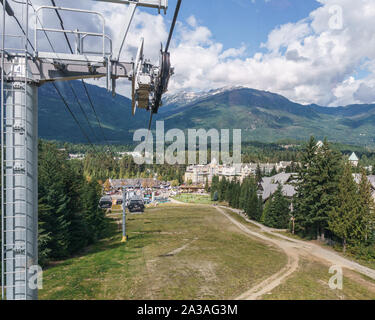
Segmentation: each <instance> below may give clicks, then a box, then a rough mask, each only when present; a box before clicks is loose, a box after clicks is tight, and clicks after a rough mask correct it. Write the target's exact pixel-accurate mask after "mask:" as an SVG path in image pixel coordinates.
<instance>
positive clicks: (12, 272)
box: [4, 270, 26, 274]
mask: <svg viewBox="0 0 375 320" xmlns="http://www.w3.org/2000/svg"><path fill="white" fill-rule="evenodd" d="M25 272H26V270H22V271H9V272H4V274H17V273H25Z"/></svg>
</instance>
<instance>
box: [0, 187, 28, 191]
mask: <svg viewBox="0 0 375 320" xmlns="http://www.w3.org/2000/svg"><path fill="white" fill-rule="evenodd" d="M4 190H5V191H12V190H13V191H14V190H26V191H32V190H31V189H30V188H25V187H16V188H4Z"/></svg>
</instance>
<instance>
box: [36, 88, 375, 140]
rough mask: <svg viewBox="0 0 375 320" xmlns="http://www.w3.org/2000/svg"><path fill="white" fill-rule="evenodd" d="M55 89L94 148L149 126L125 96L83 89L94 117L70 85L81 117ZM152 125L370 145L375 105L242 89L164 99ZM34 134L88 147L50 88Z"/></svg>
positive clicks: (42, 95)
mask: <svg viewBox="0 0 375 320" xmlns="http://www.w3.org/2000/svg"><path fill="white" fill-rule="evenodd" d="M58 85H59V88H60V90H61V91H62V93H63V95H64V97H65V98H66V100H67V102H68V104H69V106H70V107H71V110H72V112H73V113H74V114H75V115H76V117H77V119H78V120H79V122H80V124H81V126H82V128H83V130H84V131H85V132H86V135H87V136H88V137H89V139H90V140H91V142H93V143H116V144H129V143H131V142H132V140H133V139H132V138H133V133H134V131H135V130H137V129H139V128H147V126H148V120H149V114H148V113H147V112H145V111H143V110H138V111H137V113H136V115H135V117H133V116H132V115H131V101H130V100H129V99H128V98H126V97H124V96H121V95H116V96H115V97H112V95H111V94H110V93H108V92H107V91H106V90H105V89H103V88H101V87H98V86H94V85H89V84H87V86H88V90H89V92H90V97H91V99H92V101H93V105H94V108H95V112H96V115H95V112H94V111H93V109H92V107H91V106H90V103H89V100H88V98H87V96H86V94H85V91H84V88H83V86H82V83H81V82H80V81H73V82H72V86H73V87H74V90H75V91H76V93H77V96H78V97H79V101H80V103H81V106H82V108H83V110H84V113H83V112H82V111H81V109H80V107H79V105H78V103H77V102H76V100H75V98H74V95H73V93H72V91H71V89H70V87H69V86H67V85H66V84H64V83H59V84H58ZM85 114H86V116H87V118H88V121H89V123H90V126H91V127H90V126H89V125H88V124H87V121H86V117H85ZM97 118H98V119H99V120H100V125H99V124H98V121H97ZM154 120H164V121H165V127H166V130H168V129H171V128H179V129H182V130H186V129H188V128H203V129H211V128H216V129H242V140H243V141H259V142H275V141H279V140H284V139H288V140H306V139H307V138H308V137H309V136H311V135H314V136H315V137H316V138H318V139H323V138H324V137H327V138H328V139H329V140H330V141H332V142H341V143H346V144H355V145H368V146H375V104H366V105H349V106H345V107H324V106H318V105H314V104H312V105H301V104H298V103H295V102H292V101H290V100H288V99H287V98H285V97H283V96H281V95H278V94H275V93H271V92H266V91H259V90H255V89H250V88H243V87H232V88H223V89H219V90H212V91H209V92H204V93H192V92H182V93H179V94H174V95H167V96H166V98H165V99H164V106H163V107H162V108H161V109H160V112H159V114H158V115H156V116H155V117H154ZM154 126H155V124H154ZM39 135H40V137H41V138H43V139H48V140H60V141H68V142H76V143H78V142H87V139H86V138H85V137H84V135H83V134H82V133H81V131H80V129H79V127H78V126H77V124H76V123H75V122H74V120H73V118H72V117H71V115H70V114H69V112H68V111H67V110H66V107H65V106H64V104H63V102H62V101H61V99H59V97H58V95H57V94H56V91H55V89H54V88H53V86H51V85H50V84H46V85H43V86H41V87H40V88H39Z"/></svg>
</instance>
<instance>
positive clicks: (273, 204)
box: [263, 184, 290, 229]
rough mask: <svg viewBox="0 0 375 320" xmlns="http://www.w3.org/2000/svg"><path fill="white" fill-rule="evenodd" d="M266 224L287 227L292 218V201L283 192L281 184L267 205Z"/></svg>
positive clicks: (280, 227)
mask: <svg viewBox="0 0 375 320" xmlns="http://www.w3.org/2000/svg"><path fill="white" fill-rule="evenodd" d="M263 220H264V224H265V225H266V226H268V227H271V228H276V229H286V228H288V225H289V220H290V202H289V200H288V199H287V198H286V197H285V196H284V194H283V188H282V186H281V184H279V185H278V187H277V190H276V192H275V193H274V195H273V197H272V199H271V200H270V201H269V204H268V205H267V209H266V211H265V213H264V217H263Z"/></svg>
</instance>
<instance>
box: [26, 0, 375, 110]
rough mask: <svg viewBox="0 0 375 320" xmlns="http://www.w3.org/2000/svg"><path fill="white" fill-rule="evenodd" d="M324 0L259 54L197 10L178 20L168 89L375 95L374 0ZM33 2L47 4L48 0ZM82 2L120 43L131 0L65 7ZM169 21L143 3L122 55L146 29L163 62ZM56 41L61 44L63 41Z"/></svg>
mask: <svg viewBox="0 0 375 320" xmlns="http://www.w3.org/2000/svg"><path fill="white" fill-rule="evenodd" d="M318 1H319V2H320V3H321V6H320V7H319V8H318V9H316V10H314V11H312V12H311V13H310V15H309V16H308V17H306V18H305V19H302V20H301V21H297V22H295V23H287V24H284V25H281V26H277V27H276V28H275V29H274V30H272V31H270V33H269V35H268V39H267V41H266V42H265V43H263V44H261V45H260V47H259V50H258V52H257V53H255V54H253V55H248V54H247V53H246V43H244V44H242V45H241V46H240V47H238V48H225V47H224V45H223V44H222V43H220V42H218V41H217V40H216V39H217V38H219V36H220V35H216V37H213V34H212V31H211V30H210V29H209V28H207V27H206V26H205V25H204V23H202V22H201V21H198V20H197V19H196V17H195V16H194V15H191V16H190V17H189V18H188V19H187V20H186V21H179V22H178V24H177V28H176V33H175V37H174V39H173V41H172V46H171V60H172V64H173V65H174V67H175V75H174V76H173V78H172V79H171V82H170V92H171V93H176V92H178V91H180V90H185V91H186V90H192V91H200V90H209V89H215V88H220V87H224V86H235V85H241V86H247V87H252V88H255V89H261V90H269V91H272V92H276V93H279V94H282V95H284V96H286V97H287V98H289V99H291V100H293V101H296V102H300V103H306V104H308V103H317V104H321V105H329V106H337V105H346V104H351V103H370V102H375V95H374V94H373V92H374V88H375V37H374V36H373V32H372V30H374V29H375V19H374V18H375V5H374V3H373V0H358V1H352V0H341V1H339V6H337V3H338V2H337V0H318ZM33 3H38V4H47V3H46V1H45V0H34V1H33ZM78 5H79V6H80V7H82V6H85V8H87V9H92V10H96V11H100V12H102V13H103V15H104V16H105V18H106V20H107V22H108V23H107V26H106V31H107V33H108V34H109V35H110V36H111V37H112V39H113V41H114V43H119V41H120V37H121V32H120V30H122V29H123V19H124V15H125V12H126V7H125V6H123V5H118V4H117V5H116V4H108V3H102V2H92V1H83V2H82V1H80V2H79V4H78V3H76V1H72V0H67V1H64V6H66V7H69V6H72V7H74V6H75V7H77V6H78ZM52 14H53V13H51V15H46V16H45V17H43V18H44V21H45V22H46V23H56V19H55V17H53V16H52ZM64 21H66V24H67V27H69V26H74V25H75V24H77V21H78V20H77V18H73V17H72V16H71V15H64ZM79 21H80V23H81V24H82V28H89V29H90V28H91V29H93V30H98V28H99V27H98V26H99V24H98V19H97V18H95V17H91V18H85V19H83V18H82V19H81V20H79ZM169 24H170V21H167V19H166V18H165V17H164V16H163V15H156V14H150V13H149V12H145V11H142V10H138V11H137V13H136V15H135V17H134V21H133V24H132V27H131V30H130V33H129V36H128V39H127V46H126V47H125V48H124V50H123V54H122V58H123V59H125V60H130V58H131V57H134V56H135V53H136V50H137V47H138V45H139V41H140V37H144V38H145V55H146V57H148V58H150V59H151V60H152V61H153V62H157V61H158V54H159V50H160V43H165V40H166V38H167V36H168V34H167V33H168V28H169ZM244 32H246V31H245V30H244ZM41 41H43V39H42V40H41ZM44 41H45V40H44ZM45 45H46V43H45ZM56 46H57V47H58V48H60V47H61V46H63V41H60V42H57V43H56ZM115 48H116V46H115ZM65 50H66V48H65ZM360 69H365V70H366V75H365V76H362V77H360V76H358V70H360ZM119 84H120V83H119ZM128 88H129V87H128V84H126V82H125V81H123V82H121V84H120V86H119V90H120V92H121V93H125V94H127V93H128V92H129V89H128Z"/></svg>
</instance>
